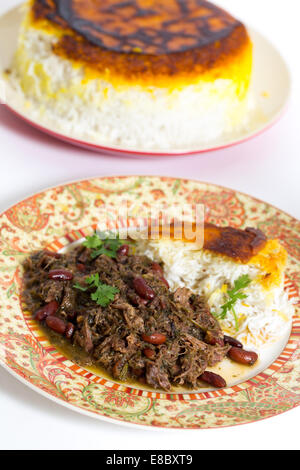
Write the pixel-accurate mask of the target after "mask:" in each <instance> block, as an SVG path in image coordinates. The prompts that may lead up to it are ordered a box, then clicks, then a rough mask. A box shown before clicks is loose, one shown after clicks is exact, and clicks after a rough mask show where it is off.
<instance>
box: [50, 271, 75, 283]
mask: <svg viewBox="0 0 300 470" xmlns="http://www.w3.org/2000/svg"><path fill="white" fill-rule="evenodd" d="M48 277H49V279H54V280H55V281H70V280H71V279H73V274H72V273H71V272H70V271H67V270H66V269H52V271H49V274H48Z"/></svg>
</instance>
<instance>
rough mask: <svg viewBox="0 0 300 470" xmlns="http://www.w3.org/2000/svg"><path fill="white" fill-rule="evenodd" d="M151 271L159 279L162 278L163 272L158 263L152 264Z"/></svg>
mask: <svg viewBox="0 0 300 470" xmlns="http://www.w3.org/2000/svg"><path fill="white" fill-rule="evenodd" d="M151 269H152V271H154V272H155V273H157V274H159V277H164V270H163V268H162V267H161V265H160V264H158V263H152V265H151Z"/></svg>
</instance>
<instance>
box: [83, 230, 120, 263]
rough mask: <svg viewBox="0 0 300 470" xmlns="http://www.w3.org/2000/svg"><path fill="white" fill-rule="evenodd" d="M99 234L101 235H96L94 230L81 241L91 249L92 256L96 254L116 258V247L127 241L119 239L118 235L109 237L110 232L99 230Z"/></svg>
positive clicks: (94, 256)
mask: <svg viewBox="0 0 300 470" xmlns="http://www.w3.org/2000/svg"><path fill="white" fill-rule="evenodd" d="M100 235H101V236H99V235H97V233H96V232H95V233H94V234H93V235H91V236H87V237H86V240H85V241H84V242H83V245H84V246H85V247H86V248H90V249H91V250H92V251H91V257H92V258H97V256H100V255H106V256H109V257H110V258H116V257H117V251H118V249H119V248H120V247H121V246H122V245H124V243H128V241H125V240H120V237H119V235H117V237H116V238H110V237H111V236H112V234H111V232H108V233H106V232H101V233H100Z"/></svg>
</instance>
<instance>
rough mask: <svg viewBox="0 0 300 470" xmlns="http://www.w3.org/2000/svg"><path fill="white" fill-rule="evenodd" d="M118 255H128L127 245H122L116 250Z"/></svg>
mask: <svg viewBox="0 0 300 470" xmlns="http://www.w3.org/2000/svg"><path fill="white" fill-rule="evenodd" d="M117 253H118V255H120V256H128V253H129V245H122V246H120V248H119V249H118V251H117Z"/></svg>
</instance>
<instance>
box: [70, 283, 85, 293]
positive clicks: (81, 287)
mask: <svg viewBox="0 0 300 470" xmlns="http://www.w3.org/2000/svg"><path fill="white" fill-rule="evenodd" d="M73 287H74V288H75V289H79V290H82V291H83V292H85V291H86V290H87V289H88V287H83V286H81V285H80V284H78V282H77V283H76V284H74V285H73Z"/></svg>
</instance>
